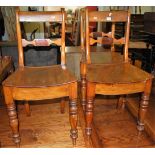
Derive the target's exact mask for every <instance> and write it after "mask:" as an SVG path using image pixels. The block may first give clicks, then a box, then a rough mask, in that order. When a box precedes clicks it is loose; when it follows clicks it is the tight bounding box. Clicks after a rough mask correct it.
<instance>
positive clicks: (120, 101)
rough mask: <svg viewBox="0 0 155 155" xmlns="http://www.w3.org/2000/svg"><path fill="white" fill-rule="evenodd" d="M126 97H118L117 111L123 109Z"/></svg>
mask: <svg viewBox="0 0 155 155" xmlns="http://www.w3.org/2000/svg"><path fill="white" fill-rule="evenodd" d="M126 102H127V100H126V95H123V96H119V98H118V102H117V109H124V108H125V104H126Z"/></svg>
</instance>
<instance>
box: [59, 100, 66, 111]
mask: <svg viewBox="0 0 155 155" xmlns="http://www.w3.org/2000/svg"><path fill="white" fill-rule="evenodd" d="M60 111H61V114H64V113H65V98H62V99H61V102H60Z"/></svg>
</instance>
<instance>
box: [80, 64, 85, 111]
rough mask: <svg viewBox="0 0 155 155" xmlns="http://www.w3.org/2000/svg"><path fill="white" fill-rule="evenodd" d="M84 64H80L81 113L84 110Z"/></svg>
mask: <svg viewBox="0 0 155 155" xmlns="http://www.w3.org/2000/svg"><path fill="white" fill-rule="evenodd" d="M85 68H86V64H84V63H82V62H81V63H80V71H81V104H82V108H83V111H85V109H86V73H85Z"/></svg>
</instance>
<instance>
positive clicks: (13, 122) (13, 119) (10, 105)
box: [3, 86, 20, 147]
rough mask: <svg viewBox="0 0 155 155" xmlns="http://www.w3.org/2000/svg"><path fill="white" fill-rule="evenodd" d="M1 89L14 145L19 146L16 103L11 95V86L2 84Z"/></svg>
mask: <svg viewBox="0 0 155 155" xmlns="http://www.w3.org/2000/svg"><path fill="white" fill-rule="evenodd" d="M3 91H4V99H5V104H6V105H7V111H8V116H9V121H10V127H11V130H12V133H13V141H14V143H15V144H16V146H17V147H19V146H20V135H19V123H18V117H17V111H16V105H15V103H14V100H13V97H12V89H11V87H5V86H3Z"/></svg>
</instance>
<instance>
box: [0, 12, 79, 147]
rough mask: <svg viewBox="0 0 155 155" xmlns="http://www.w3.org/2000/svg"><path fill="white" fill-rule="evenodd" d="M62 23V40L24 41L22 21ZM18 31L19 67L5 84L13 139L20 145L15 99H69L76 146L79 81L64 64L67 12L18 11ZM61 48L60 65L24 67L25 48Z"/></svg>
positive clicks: (70, 117) (73, 138)
mask: <svg viewBox="0 0 155 155" xmlns="http://www.w3.org/2000/svg"><path fill="white" fill-rule="evenodd" d="M47 21H48V22H49V21H50V22H60V23H61V26H62V33H61V38H55V39H34V40H33V41H27V40H25V39H22V37H21V36H22V35H21V27H20V22H47ZM16 28H17V38H18V54H19V67H18V69H17V70H16V71H15V72H14V73H13V74H12V75H11V76H9V77H8V78H7V79H6V80H5V81H4V82H3V90H4V97H5V103H6V105H7V109H8V116H9V120H10V126H11V129H12V132H13V139H14V142H15V144H16V145H17V146H19V145H20V135H19V125H18V124H19V123H18V122H19V121H18V117H17V111H16V104H15V100H24V101H29V100H44V99H53V98H61V97H66V96H69V100H70V102H69V120H70V124H71V131H70V133H71V138H72V141H73V145H75V144H76V139H77V106H76V99H77V80H76V78H75V77H74V76H73V75H72V74H71V73H70V72H69V71H68V69H67V68H66V61H65V12H64V11H63V10H62V11H57V12H19V11H17V12H16ZM51 44H54V45H57V46H60V47H61V65H54V66H42V67H28V66H24V54H23V47H26V46H28V45H31V46H50V45H51Z"/></svg>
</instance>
